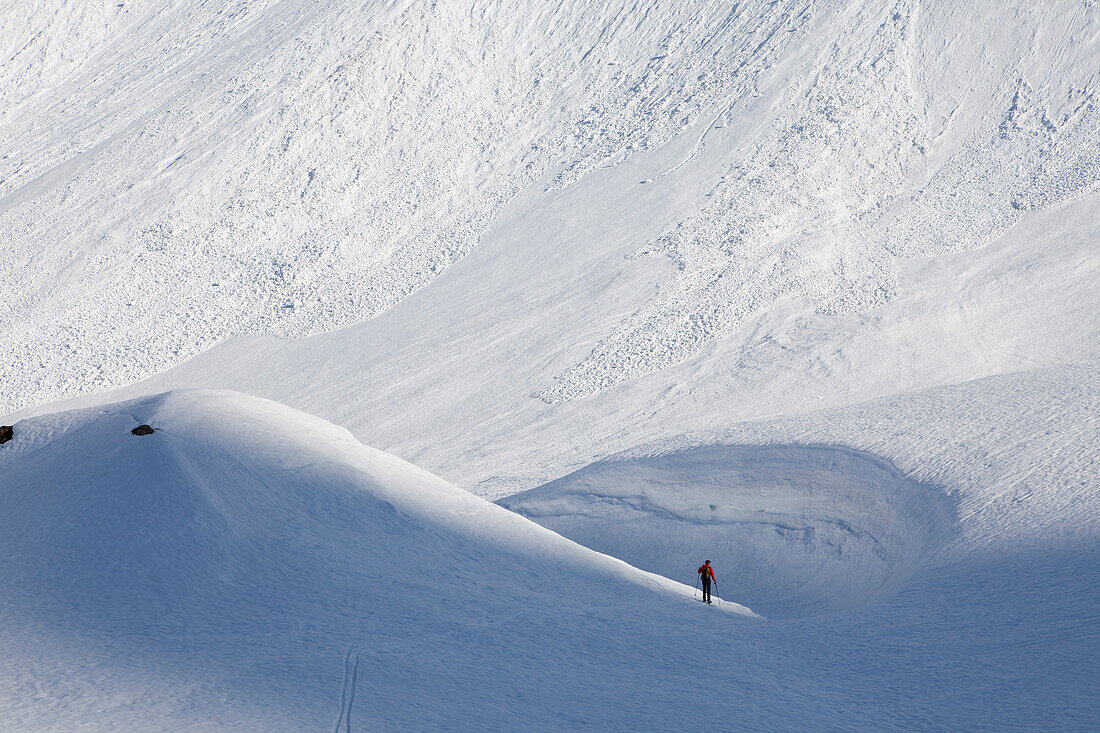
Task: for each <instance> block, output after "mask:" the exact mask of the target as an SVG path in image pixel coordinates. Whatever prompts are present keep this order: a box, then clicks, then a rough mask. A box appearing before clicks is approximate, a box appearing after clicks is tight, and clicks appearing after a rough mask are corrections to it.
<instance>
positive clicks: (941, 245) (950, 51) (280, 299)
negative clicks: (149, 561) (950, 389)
mask: <svg viewBox="0 0 1100 733" xmlns="http://www.w3.org/2000/svg"><path fill="white" fill-rule="evenodd" d="M4 12H5V14H4V15H3V16H0V23H3V25H4V27H5V28H9V29H11V32H10V33H8V34H6V36H7V38H6V41H5V49H4V53H5V56H4V58H5V59H6V61H5V63H4V65H3V69H2V70H0V140H3V141H4V142H5V153H4V154H3V157H0V235H2V236H3V239H4V241H5V242H7V243H8V246H7V247H5V248H4V250H3V252H2V253H0V289H2V291H3V292H4V293H6V294H7V299H6V305H7V307H6V309H5V310H4V312H3V314H2V315H0V318H2V319H3V320H0V359H2V360H3V362H4V363H5V364H11V365H14V366H13V367H11V368H10V369H9V370H8V372H7V373H6V380H7V381H6V384H7V385H8V389H6V390H4V393H3V394H0V410H3V411H10V410H14V409H17V408H21V407H27V406H30V405H34V404H38V403H41V402H44V401H47V400H51V399H57V398H59V397H62V396H67V395H72V394H76V393H80V392H84V391H87V390H88V389H103V388H105V387H111V386H119V385H122V384H125V383H128V382H130V381H133V380H135V379H137V378H139V377H144V376H148V375H149V374H152V373H154V372H156V371H159V370H161V369H164V368H165V367H168V366H170V365H173V364H178V363H180V362H181V361H183V360H185V359H186V358H187V357H190V356H192V355H194V354H196V353H199V352H202V351H204V350H206V349H209V348H210V347H212V346H214V345H215V344H218V343H221V342H223V341H225V340H226V339H227V338H228V337H231V336H234V335H239V334H257V333H267V334H275V335H280V336H301V335H303V334H308V333H315V332H317V331H322V330H330V329H333V328H337V327H340V326H347V325H351V324H355V323H359V322H362V321H363V320H364V319H367V318H369V317H371V316H374V315H376V314H378V313H380V312H382V311H384V310H385V309H387V308H389V307H392V305H394V304H395V303H397V302H400V301H401V300H402V299H403V298H405V297H406V296H408V295H409V294H410V293H412V292H414V291H416V290H417V289H419V288H421V287H423V286H424V285H425V284H427V283H429V282H432V281H434V280H435V279H436V278H437V277H438V275H439V274H440V273H442V272H443V271H445V270H446V269H448V268H449V267H450V266H452V265H453V264H454V263H455V262H456V261H459V260H460V259H462V258H463V257H464V256H466V255H468V254H469V253H470V252H471V251H472V250H473V249H475V247H480V246H483V245H485V244H486V243H487V238H491V237H492V236H493V234H492V232H493V230H494V229H498V228H499V227H500V225H501V224H502V223H505V222H507V220H508V219H509V218H514V217H509V215H508V213H507V211H508V210H509V209H510V207H512V206H514V205H515V204H517V202H518V197H520V196H521V194H522V193H523V192H525V191H530V192H541V194H542V196H541V197H539V203H540V204H545V203H548V202H553V201H560V200H561V196H563V195H564V196H566V197H567V199H568V202H569V205H568V207H566V208H567V213H566V216H565V218H564V219H562V218H560V216H559V217H555V219H554V221H553V222H552V229H551V230H550V231H551V232H553V231H558V232H559V233H561V234H564V233H562V232H561V230H562V229H563V228H567V227H570V226H573V224H572V222H576V223H578V224H580V225H581V226H585V225H586V219H587V218H588V216H589V214H588V213H587V212H592V213H598V215H599V217H600V218H601V219H603V220H604V221H603V222H602V223H601V225H599V226H597V227H596V228H595V229H591V228H590V229H589V231H588V232H586V236H585V237H584V238H583V245H584V247H585V251H587V252H588V253H590V254H592V255H597V256H598V255H613V256H614V258H615V259H616V260H618V262H617V263H616V267H615V269H616V270H624V271H626V272H628V273H630V277H631V278H632V279H636V280H638V279H640V280H641V283H644V285H642V288H641V289H640V290H638V291H637V292H634V293H633V294H632V295H633V297H631V298H628V299H626V301H625V302H622V303H620V304H619V305H618V307H616V308H614V309H613V311H612V313H613V318H612V319H611V320H610V322H608V323H601V324H599V327H598V328H593V327H592V326H589V327H588V328H586V329H585V331H586V335H585V339H584V340H582V341H577V340H571V341H570V343H583V344H584V348H583V349H579V350H577V352H576V353H571V354H570V356H569V359H568V360H567V361H564V363H562V364H560V365H556V366H555V369H554V371H553V372H552V373H550V374H547V375H545V376H544V377H542V378H541V379H540V381H539V383H537V384H534V385H531V388H532V390H533V391H535V392H537V393H538V394H539V395H540V397H541V398H542V399H544V400H547V401H549V402H551V403H553V402H558V401H562V400H569V399H572V398H575V397H578V396H582V395H591V394H594V393H596V392H598V391H600V390H602V389H605V388H607V387H608V386H611V385H614V384H617V383H620V382H622V381H624V380H628V379H631V378H636V377H638V376H641V375H645V374H648V373H653V372H654V371H655V370H659V369H661V368H664V367H668V366H670V365H674V364H677V363H679V362H682V361H683V360H685V359H687V358H690V357H692V356H694V355H698V354H699V353H700V352H701V350H703V349H705V348H706V347H707V346H708V345H709V344H713V343H715V342H716V341H720V340H722V339H726V338H730V337H736V336H737V334H738V331H739V330H740V329H742V328H743V327H746V326H748V325H750V324H752V323H753V322H754V321H756V320H758V319H759V318H760V317H761V316H762V314H764V313H766V312H772V311H774V310H776V309H777V308H784V307H785V306H786V305H787V304H788V303H790V302H791V301H795V302H797V303H798V304H799V305H800V308H801V309H808V310H809V311H810V312H813V311H818V312H821V313H825V314H831V315H834V316H837V315H842V314H851V313H865V312H867V311H868V309H872V308H874V307H876V306H879V305H881V304H882V303H884V302H886V301H888V300H889V299H891V298H892V297H894V296H895V295H896V294H897V292H898V283H897V276H898V271H897V260H896V257H897V256H903V257H913V256H929V255H943V254H947V253H951V252H960V251H965V250H967V249H972V248H974V247H980V246H983V245H986V244H989V243H991V242H994V241H996V239H997V238H998V237H999V236H1000V235H1001V234H1003V233H1004V232H1006V231H1007V230H1009V229H1011V228H1012V227H1013V225H1014V224H1016V223H1017V222H1020V221H1021V220H1023V219H1027V218H1028V217H1029V216H1030V215H1034V214H1035V213H1038V212H1042V211H1045V210H1050V209H1051V208H1053V207H1059V206H1062V205H1064V204H1067V203H1070V202H1074V201H1080V200H1082V199H1083V198H1085V197H1088V196H1090V195H1093V194H1095V193H1096V191H1097V185H1098V184H1100V173H1097V171H1098V170H1100V165H1097V162H1098V160H1100V158H1098V155H1100V143H1098V142H1097V141H1098V140H1100V127H1098V125H1100V115H1098V111H1097V110H1098V109H1100V106H1098V101H1097V90H1096V85H1097V83H1098V78H1097V68H1100V63H1098V60H1100V48H1098V43H1097V41H1096V25H1097V23H1098V22H1100V20H1098V14H1100V9H1098V8H1097V7H1096V5H1095V4H1093V3H1088V2H1082V1H1081V0H1060V1H1059V2H1055V3H1044V4H1042V5H1036V4H1023V3H1021V4H1018V5H1016V6H1014V7H1013V11H1012V12H1002V11H1001V9H1000V8H999V7H997V6H989V7H984V8H973V9H960V8H959V7H957V4H956V3H954V2H948V1H946V0H929V1H928V2H918V1H917V0H898V1H897V2H893V3H886V4H883V3H874V2H854V3H842V2H836V3H834V2H811V1H810V0H792V1H791V2H783V3H777V2H765V1H764V0H752V1H751V2H745V3H738V4H737V5H736V6H733V7H729V6H727V5H726V4H723V3H664V2H649V3H614V2H613V3H607V4H606V5H601V6H599V7H590V6H589V4H587V3H573V2H570V3H561V4H557V5H551V6H547V5H545V4H544V3H505V4H499V3H495V2H487V1H484V0H482V1H478V2H459V1H458V0H446V1H444V2H428V1H427V0H403V1H402V2H396V3H382V2H368V3H362V4H359V3H350V2H336V3H314V2H308V1H307V0H284V1H282V2H239V1H238V2H215V1H214V0H208V1H207V2H201V3H195V4H167V3H159V2H152V1H144V0H143V1H141V2H125V3H107V2H93V3H81V4H79V7H74V6H70V5H69V4H66V3H59V2H56V0H55V1H54V2H45V3H37V4H35V5H34V6H33V9H32V10H31V11H30V12H27V11H26V10H25V9H24V8H23V7H22V6H21V5H19V4H9V5H8V6H7V9H6V10H5V11H4ZM628 163H633V164H634V165H632V166H630V167H629V168H627V169H624V168H623V164H628ZM614 169H620V170H622V172H624V173H626V172H627V171H629V175H628V176H627V177H626V178H624V179H622V180H619V181H615V182H614V183H613V187H614V188H615V189H617V190H615V191H606V190H601V191H599V193H598V194H597V195H596V196H595V197H591V196H585V195H583V194H581V193H580V192H575V193H574V194H573V195H569V192H570V191H571V190H572V189H574V188H576V186H577V184H579V183H581V182H584V181H590V180H595V182H596V183H599V182H600V181H602V182H603V183H604V184H607V183H608V180H607V178H606V177H604V176H603V174H604V173H605V172H606V171H608V170H614ZM643 189H648V190H643ZM588 192H589V193H590V192H591V189H588ZM523 208H524V209H527V210H530V209H531V208H532V204H531V202H530V201H527V202H524V204H523ZM512 210H513V211H514V209H512ZM631 219H636V220H637V221H628V220H631ZM589 226H590V225H589ZM527 235H535V236H534V239H535V240H538V239H541V238H542V237H540V236H538V233H537V232H533V231H532V230H530V229H524V230H523V232H522V234H521V235H520V238H519V239H518V240H513V241H512V242H511V244H512V246H521V247H523V248H524V250H525V251H526V252H527V253H531V252H536V251H538V252H541V253H543V256H555V257H560V258H564V259H566V261H568V262H571V263H573V264H581V262H578V261H577V259H576V258H575V256H574V255H572V254H571V253H570V251H569V250H570V249H571V248H570V247H568V246H567V244H568V243H567V242H563V241H561V240H560V236H559V237H558V238H554V237H551V238H550V241H547V242H537V243H536V242H535V241H531V242H529V241H526V236H527ZM510 236H512V237H514V236H515V235H510ZM565 236H568V235H567V234H566V235H565ZM543 248H548V249H546V250H545V251H544V249H543ZM624 255H626V256H627V257H628V258H631V259H630V260H629V261H628V262H625V263H624V262H622V261H621V258H622V257H623V256H624ZM652 255H659V256H660V260H661V262H660V263H659V264H657V263H646V262H644V260H646V259H647V258H649V257H650V256H652ZM528 256H530V254H529V255H528ZM638 258H641V260H642V261H639V259H638ZM588 259H590V258H585V260H588ZM582 262H583V264H586V265H587V264H591V263H590V262H587V261H583V260H582ZM669 264H671V265H672V267H671V268H670V267H669ZM655 268H656V269H659V270H660V276H658V275H657V273H656V272H654V269H655ZM600 269H601V270H605V268H604V267H603V266H601V267H600ZM639 276H641V277H640V278H639ZM526 279H527V278H523V280H526ZM523 280H520V281H521V282H522V281H523ZM590 289H591V288H590V287H589V288H586V289H585V290H586V292H587V291H589V290H590ZM47 294H48V295H47ZM591 341H594V342H595V343H590V342H591Z"/></svg>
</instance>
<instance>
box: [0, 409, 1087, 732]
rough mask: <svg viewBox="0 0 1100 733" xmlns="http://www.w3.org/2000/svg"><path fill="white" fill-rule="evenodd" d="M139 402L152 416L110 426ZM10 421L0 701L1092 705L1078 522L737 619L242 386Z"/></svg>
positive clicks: (57, 716)
mask: <svg viewBox="0 0 1100 733" xmlns="http://www.w3.org/2000/svg"><path fill="white" fill-rule="evenodd" d="M142 422H147V423H149V424H151V425H152V426H154V427H155V428H156V429H157V431H156V432H155V433H154V434H152V435H150V436H144V437H137V436H134V435H132V434H131V433H130V429H131V428H133V427H134V426H136V425H137V424H139V423H142ZM15 427H16V432H15V439H14V440H13V441H11V442H9V443H7V444H5V445H4V446H2V447H0V462H2V463H0V465H2V468H3V470H2V472H0V477H2V479H0V502H3V505H2V509H3V511H2V512H0V517H2V518H3V519H2V522H3V524H2V529H3V531H2V533H0V541H2V542H3V546H2V548H0V549H2V553H0V558H2V560H0V562H2V565H0V585H2V590H3V593H2V594H0V598H2V599H3V600H2V602H0V616H2V618H3V624H2V625H0V629H2V631H0V634H2V638H3V648H4V650H5V653H4V655H3V657H2V661H0V674H2V675H3V678H4V680H5V684H4V685H3V686H2V688H0V689H2V693H0V695H2V697H0V708H2V709H3V710H4V717H5V721H6V722H7V723H8V724H9V725H12V726H14V727H15V728H16V729H20V730H38V729H65V730H147V729H149V728H151V727H152V728H156V729H158V730H195V729H200V730H201V729H210V730H256V729H257V728H262V729H264V730H303V729H318V728H325V727H329V726H332V727H333V728H334V730H352V729H363V728H366V729H382V730H408V729H438V730H470V729H484V728H494V729H532V728H534V729H538V730H577V729H585V730H589V729H596V728H599V729H605V728H606V729H609V730H638V729H641V728H646V729H661V730H670V729H676V728H678V727H682V726H683V725H684V724H685V721H686V720H690V719H692V717H693V716H698V715H700V714H701V712H700V710H699V703H698V698H699V696H700V695H701V694H704V695H706V696H707V698H708V702H707V705H706V710H705V711H703V714H705V716H706V719H707V724H708V725H712V726H715V727H719V728H740V727H745V728H754V729H755V728H783V729H790V728H805V727H814V728H820V729H825V730H848V729H852V728H868V727H872V728H883V727H900V728H937V729H942V728H960V729H971V728H975V727H992V728H1006V727H1008V728H1011V727H1030V726H1036V727H1045V728H1062V729H1067V728H1083V727H1087V725H1088V722H1089V721H1090V720H1091V719H1092V703H1091V701H1092V700H1094V698H1093V693H1094V691H1095V689H1094V682H1095V679H1096V678H1095V672H1096V658H1095V655H1094V654H1093V648H1092V645H1091V642H1092V641H1094V640H1095V629H1094V628H1093V627H1092V625H1091V622H1090V621H1089V618H1090V617H1087V616H1086V617H1077V618H1074V619H1071V617H1070V616H1069V615H1068V614H1067V610H1070V609H1080V608H1081V606H1082V604H1086V603H1088V602H1090V599H1091V598H1092V597H1093V593H1094V592H1095V589H1096V571H1095V568H1096V567H1097V565H1096V562H1095V560H1096V559H1097V558H1096V553H1095V546H1092V547H1091V548H1090V547H1088V546H1085V547H1077V548H1074V547H1073V546H1071V545H1055V546H1053V547H1050V548H1047V549H1046V550H1045V551H1044V552H1042V553H1037V554H1035V555H1032V556H1031V557H1028V558H1027V561H1026V562H1025V563H1022V564H1020V563H1018V562H1017V558H1014V557H1012V556H997V557H987V558H985V559H983V560H982V561H980V562H979V561H976V560H974V559H971V560H970V561H966V562H959V561H955V562H950V563H946V564H942V563H941V564H939V565H937V564H935V563H930V562H927V559H921V560H920V561H918V562H914V563H912V564H911V565H912V567H909V568H907V570H908V571H909V575H908V577H907V578H906V579H905V582H904V583H903V584H902V587H901V589H900V592H898V593H894V594H885V595H882V596H880V597H879V598H878V602H877V603H872V604H870V605H864V606H862V607H860V608H856V609H849V610H848V611H847V612H846V613H842V614H832V615H817V616H807V617H804V618H801V619H795V620H788V621H782V620H772V621H764V620H758V619H752V618H747V617H746V615H748V614H749V612H748V611H747V610H745V609H742V608H740V607H737V606H736V605H734V604H731V603H729V602H728V601H727V602H725V603H724V604H723V606H722V610H723V611H734V612H735V613H721V612H719V609H717V608H714V607H711V608H708V607H706V606H702V605H701V604H698V603H695V602H693V601H692V600H690V594H691V590H690V589H689V588H687V587H685V586H682V585H679V584H678V583H675V582H672V581H670V580H666V579H663V578H661V577H660V576H656V575H650V574H648V573H644V572H642V571H639V570H636V569H634V568H632V567H630V566H628V565H626V564H625V563H623V562H621V561H619V560H614V559H612V558H609V557H606V556H604V555H600V554H597V553H595V552H593V551H591V550H588V549H585V548H583V547H580V546H579V545H576V544H573V543H571V542H569V541H568V540H565V539H563V538H561V537H560V536H558V535H556V534H553V533H551V532H549V531H547V530H545V529H543V528H541V527H539V526H538V525H535V524H533V523H531V522H529V521H528V520H526V519H523V518H521V517H519V516H518V515H516V514H512V513H510V512H507V511H505V510H504V509H501V508H499V507H496V506H493V505H492V504H489V503H488V502H485V501H484V500H482V499H478V498H477V497H475V496H473V495H471V494H469V493H466V492H464V491H462V490H460V489H457V488H455V487H453V486H450V485H448V484H446V483H445V482H443V481H441V480H439V479H437V478H435V477H433V476H431V475H430V474H427V473H425V472H424V471H421V470H419V469H417V468H415V467H413V466H411V465H409V464H407V463H405V462H404V461H401V460H399V459H396V458H394V457H392V456H388V455H386V454H383V453H380V452H378V451H374V450H372V449H369V448H366V447H364V446H362V445H360V444H358V443H357V442H356V441H355V440H354V439H352V438H351V437H350V436H349V435H348V434H347V432H346V431H343V430H341V429H339V428H336V427H334V426H332V425H329V424H326V423H325V422H324V421H321V420H318V419H316V418H313V417H310V416H308V415H304V414H302V413H299V412H296V411H293V410H290V409H288V408H285V407H281V406H279V405H276V404H274V403H270V402H268V401H265V400H258V399H256V398H250V397H245V396H243V395H239V394H234V393H229V392H218V391H183V392H173V393H169V394H165V395H158V396H155V397H150V398H144V399H140V400H135V401H130V402H124V403H118V404H114V405H108V406H104V407H98V408H91V409H87V410H82V411H75V412H66V413H57V414H53V415H47V416H42V417H39V418H34V419H30V420H26V421H23V422H20V423H18V424H17V425H16V426H15ZM782 453H783V451H782V450H778V449H776V450H772V451H762V452H761V455H763V456H764V458H759V457H758V458H757V460H756V462H755V463H756V468H757V469H762V467H763V465H764V464H765V463H766V462H767V461H768V460H772V461H774V459H775V458H777V457H778V456H780V455H782ZM822 453H825V454H829V455H832V458H831V459H829V458H826V459H824V460H823V459H822ZM711 454H712V455H711V458H710V459H709V460H710V461H711V463H712V464H714V463H723V462H724V463H726V464H732V463H734V462H735V461H734V459H735V458H736V457H737V454H736V452H731V451H729V450H724V451H717V452H716V451H711ZM745 455H748V456H749V457H750V458H751V457H752V455H751V452H744V453H743V454H742V458H743V457H744V456H745ZM801 458H802V463H803V464H809V463H812V462H813V461H815V460H816V461H817V465H818V466H822V465H824V464H829V463H830V462H831V463H833V468H834V470H835V471H836V473H837V474H844V473H847V474H848V475H850V476H856V475H859V474H863V475H868V474H876V473H877V474H879V475H883V474H884V473H885V474H889V473H890V469H889V467H888V466H885V465H884V464H881V463H876V462H875V461H873V460H871V459H869V458H867V457H866V456H859V455H855V454H848V455H847V456H846V458H845V457H843V456H838V455H837V454H836V452H834V451H827V450H824V449H816V450H815V449H805V450H804V451H803V453H802V456H801ZM675 460H677V458H676V457H673V458H672V459H671V461H675ZM651 463H652V462H651ZM787 463H788V462H787V461H781V462H779V464H778V468H779V469H780V470H783V468H784V466H785V465H786V464H787ZM639 465H641V466H643V468H644V464H639ZM665 465H666V466H667V465H671V463H670V462H669V461H668V460H666V462H665ZM760 472H761V473H766V471H765V470H761V471H760ZM651 473H652V472H651ZM747 473H751V471H750V472H747ZM895 476H896V474H895ZM903 484H904V482H903V481H900V480H896V481H895V484H894V485H895V489H896V490H897V493H898V495H899V496H903V495H906V492H907V491H909V492H916V490H917V489H916V487H910V488H909V489H906V487H904V485H903ZM669 530H670V528H669V527H668V526H665V527H663V528H657V531H658V533H659V534H663V536H664V537H666V538H667V539H668V540H670V541H673V540H675V539H676V538H677V535H678V533H679V530H673V531H669ZM747 541H748V542H750V543H751V542H752V541H753V539H752V538H751V537H750V538H748V539H747ZM899 546H900V545H899ZM855 559H856V561H857V562H856V569H858V568H860V567H866V564H865V563H862V564H861V563H859V562H858V560H859V558H858V556H857V557H856V558H855ZM911 559H912V558H911ZM692 569H693V568H692V567H690V566H689V567H688V568H686V569H685V571H686V572H685V573H684V574H685V575H689V576H690V573H691V570H692ZM720 573H721V575H720V578H721V579H720V581H719V582H720V583H722V582H723V581H725V580H727V579H730V578H731V577H732V576H731V575H730V574H728V573H723V572H722V570H721V567H720ZM1067 573H1079V574H1080V575H1078V576H1077V577H1076V582H1075V585H1074V586H1073V588H1074V589H1073V590H1072V591H1071V592H1068V593H1067V592H1065V590H1066V589H1065V587H1064V579H1065V576H1066V574H1067ZM1013 581H1022V582H1020V584H1019V585H1014V584H1013ZM723 590H725V587H724V586H723ZM1056 591H1057V592H1056ZM739 614H741V615H739ZM1036 648H1040V649H1042V650H1043V652H1044V653H1043V654H1041V655H1037V654H1036V653H1035V650H1036ZM1009 700H1010V701H1011V704H1010V705H1006V704H1004V703H1005V702H1006V701H1009Z"/></svg>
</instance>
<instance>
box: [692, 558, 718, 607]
mask: <svg viewBox="0 0 1100 733" xmlns="http://www.w3.org/2000/svg"><path fill="white" fill-rule="evenodd" d="M696 572H698V573H699V578H700V579H701V580H702V581H703V601H704V602H705V603H710V581H712V580H713V581H715V582H717V581H718V579H717V578H715V577H714V568H712V567H711V566H710V560H707V561H706V562H705V563H703V564H702V565H700V566H699V570H698V571H696Z"/></svg>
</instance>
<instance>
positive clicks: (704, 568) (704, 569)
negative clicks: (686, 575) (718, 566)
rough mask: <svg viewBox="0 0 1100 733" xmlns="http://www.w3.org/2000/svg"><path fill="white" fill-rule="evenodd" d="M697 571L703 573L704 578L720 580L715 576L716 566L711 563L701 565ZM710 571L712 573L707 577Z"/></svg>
mask: <svg viewBox="0 0 1100 733" xmlns="http://www.w3.org/2000/svg"><path fill="white" fill-rule="evenodd" d="M695 572H697V573H699V574H700V575H702V576H703V580H714V581H715V582H717V580H718V578H715V577H714V567H713V566H711V565H700V566H699V569H698V570H696V571H695ZM708 573H709V574H710V577H709V578H708V577H707V574H708Z"/></svg>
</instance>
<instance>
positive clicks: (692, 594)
mask: <svg viewBox="0 0 1100 733" xmlns="http://www.w3.org/2000/svg"><path fill="white" fill-rule="evenodd" d="M696 590H699V576H698V575H696V576H695V590H693V591H692V592H691V597H692V598H695V600H699V599H698V598H696V596H695V591H696Z"/></svg>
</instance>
